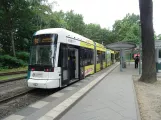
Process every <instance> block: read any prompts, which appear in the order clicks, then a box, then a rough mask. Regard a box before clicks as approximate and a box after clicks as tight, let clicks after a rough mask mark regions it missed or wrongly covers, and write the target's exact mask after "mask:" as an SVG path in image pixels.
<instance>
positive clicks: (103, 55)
mask: <svg viewBox="0 0 161 120" xmlns="http://www.w3.org/2000/svg"><path fill="white" fill-rule="evenodd" d="M102 59H103V61H104V62H105V61H106V56H105V52H103V53H102Z"/></svg>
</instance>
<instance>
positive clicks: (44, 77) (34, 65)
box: [27, 28, 114, 89]
mask: <svg viewBox="0 0 161 120" xmlns="http://www.w3.org/2000/svg"><path fill="white" fill-rule="evenodd" d="M111 53H112V54H113V53H114V52H113V51H111V50H107V49H106V48H105V47H104V46H103V45H102V44H99V43H96V42H94V41H92V40H90V39H88V38H86V37H83V36H81V35H79V34H76V33H74V32H71V31H68V30H66V29H63V28H51V29H44V30H39V31H37V32H36V33H35V34H34V36H33V45H32V47H31V53H30V63H29V66H28V80H27V83H28V86H29V87H33V88H44V89H50V88H58V87H62V86H65V85H68V84H70V83H71V82H74V81H77V80H81V79H83V78H85V77H86V76H88V75H90V74H94V73H95V72H98V71H100V70H102V69H104V68H106V67H107V66H109V65H110V64H112V61H111Z"/></svg>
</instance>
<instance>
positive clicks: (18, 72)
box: [0, 70, 27, 76]
mask: <svg viewBox="0 0 161 120" xmlns="http://www.w3.org/2000/svg"><path fill="white" fill-rule="evenodd" d="M22 73H27V71H26V70H23V71H16V72H3V73H0V76H6V75H16V74H22Z"/></svg>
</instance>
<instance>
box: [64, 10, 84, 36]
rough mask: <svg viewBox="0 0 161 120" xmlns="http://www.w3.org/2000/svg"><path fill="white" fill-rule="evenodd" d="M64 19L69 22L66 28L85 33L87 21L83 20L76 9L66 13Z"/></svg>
mask: <svg viewBox="0 0 161 120" xmlns="http://www.w3.org/2000/svg"><path fill="white" fill-rule="evenodd" d="M64 20H65V22H66V23H67V28H66V29H68V30H70V31H73V32H76V33H78V34H81V35H83V33H84V29H85V23H84V21H83V16H82V15H80V14H75V13H74V11H72V10H71V11H69V12H67V13H66V14H65V19H64Z"/></svg>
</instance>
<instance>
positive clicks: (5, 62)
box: [0, 55, 27, 69]
mask: <svg viewBox="0 0 161 120" xmlns="http://www.w3.org/2000/svg"><path fill="white" fill-rule="evenodd" d="M26 65H27V64H26V63H25V62H24V61H23V60H20V59H17V58H15V57H12V56H10V55H2V56H0V68H4V69H5V68H18V67H21V66H26Z"/></svg>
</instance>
